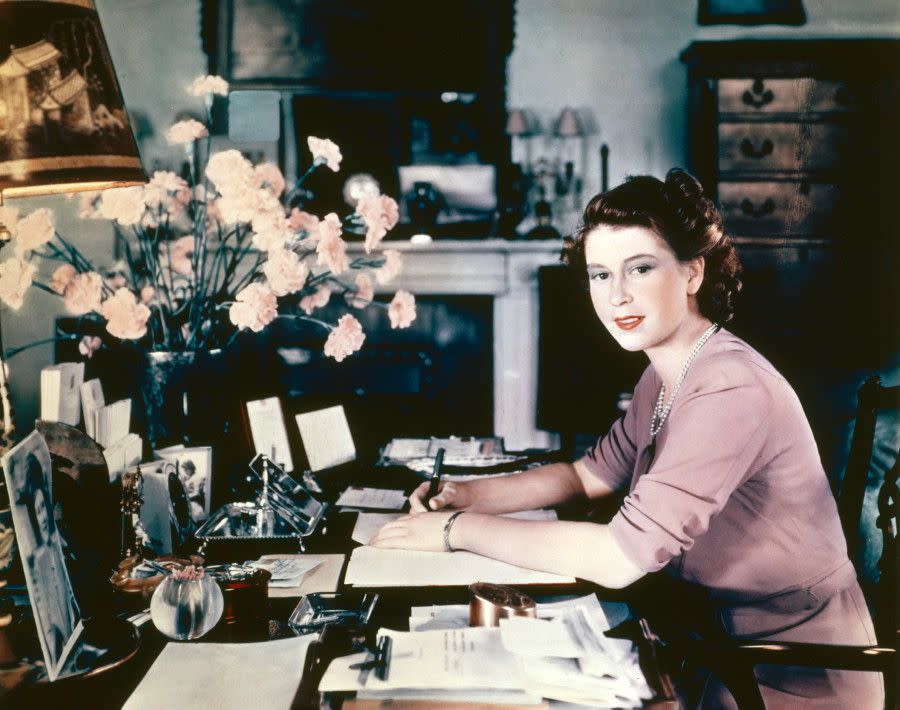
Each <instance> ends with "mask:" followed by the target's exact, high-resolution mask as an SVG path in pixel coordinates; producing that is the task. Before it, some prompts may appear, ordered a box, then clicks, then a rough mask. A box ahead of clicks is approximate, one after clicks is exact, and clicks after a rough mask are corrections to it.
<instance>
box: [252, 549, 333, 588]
mask: <svg viewBox="0 0 900 710" xmlns="http://www.w3.org/2000/svg"><path fill="white" fill-rule="evenodd" d="M251 564H252V566H254V567H259V568H260V569H264V570H267V571H268V572H270V573H271V575H272V578H271V579H270V580H269V588H276V589H277V588H290V587H299V586H300V584H301V583H302V582H303V578H304V577H305V576H306V575H307V573H308V572H311V571H312V570H314V569H315V568H316V567H318V566H319V565H320V564H322V560H316V559H310V558H308V557H306V556H305V555H294V556H292V557H276V558H271V557H270V558H262V559H259V560H256V562H251Z"/></svg>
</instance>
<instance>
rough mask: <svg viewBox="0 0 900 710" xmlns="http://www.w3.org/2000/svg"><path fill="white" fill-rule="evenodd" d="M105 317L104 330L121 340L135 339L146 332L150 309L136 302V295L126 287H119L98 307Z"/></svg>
mask: <svg viewBox="0 0 900 710" xmlns="http://www.w3.org/2000/svg"><path fill="white" fill-rule="evenodd" d="M100 312H101V313H102V314H103V317H104V318H106V321H107V322H106V330H107V331H108V332H109V334H110V335H113V336H115V337H116V338H120V339H121V340H137V339H138V338H141V337H143V336H144V334H145V333H146V332H147V320H148V319H149V318H150V309H149V308H147V306H145V305H144V304H143V303H138V300H137V297H136V296H135V295H134V294H133V293H132V292H131V291H129V290H128V289H127V288H120V289H119V290H118V291H116V292H115V294H114V295H113V296H112V297H111V298H107V299H106V300H105V301H104V302H103V305H102V306H101V307H100Z"/></svg>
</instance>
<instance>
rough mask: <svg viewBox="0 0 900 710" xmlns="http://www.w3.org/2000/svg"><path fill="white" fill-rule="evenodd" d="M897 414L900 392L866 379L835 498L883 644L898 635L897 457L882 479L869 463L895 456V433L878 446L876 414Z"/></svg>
mask: <svg viewBox="0 0 900 710" xmlns="http://www.w3.org/2000/svg"><path fill="white" fill-rule="evenodd" d="M898 409H900V387H885V386H884V385H882V384H881V379H880V378H879V377H878V376H877V375H876V376H872V377H869V378H868V379H867V380H866V381H865V382H864V383H863V385H862V386H861V387H860V389H859V404H858V407H857V415H856V423H855V426H854V429H853V437H852V440H851V443H850V454H849V457H848V459H847V467H846V469H845V472H844V478H843V481H842V483H841V489H840V495H839V497H838V513H839V515H840V518H841V526H842V528H843V530H844V535H845V536H846V538H847V550H848V552H849V553H850V556H851V559H852V560H853V561H854V564H855V565H856V567H857V573H858V574H859V575H860V577H861V581H862V585H863V589H864V591H865V592H866V594H867V598H868V601H869V604H870V606H871V607H872V610H873V612H874V616H875V625H876V630H877V632H878V637H879V639H880V640H881V641H882V642H884V643H893V636H894V634H895V632H896V624H895V621H896V618H897V616H896V603H895V600H894V598H893V597H894V594H895V591H894V590H896V589H897V586H896V582H897V548H896V537H897V509H898V499H900V493H898V490H897V475H898V463H897V458H896V457H895V458H894V461H893V462H892V463H888V464H886V465H884V464H882V466H881V467H883V468H884V469H887V470H885V471H884V477H883V479H882V478H881V474H880V473H879V472H878V471H877V470H876V469H878V468H879V466H878V465H876V464H877V462H875V461H873V452H874V451H876V448H877V450H878V451H879V452H892V453H888V454H887V455H888V456H890V455H892V454H893V455H895V454H896V453H897V450H896V431H895V432H892V436H891V437H887V438H889V439H890V441H880V440H879V427H878V426H877V425H878V415H879V413H885V412H887V411H888V410H898ZM882 438H885V437H882ZM876 445H877V446H876ZM888 461H890V460H889V459H888ZM867 488H869V489H870V494H869V496H868V499H869V502H867V501H866V499H867V495H866V492H867ZM876 497H877V503H876ZM876 505H877V509H876ZM873 523H874V524H873ZM879 538H880V539H879ZM879 543H880V546H881V554H880V557H879V554H878V547H879ZM876 560H877V562H876ZM876 567H877V569H875V568H876ZM876 580H877V581H876Z"/></svg>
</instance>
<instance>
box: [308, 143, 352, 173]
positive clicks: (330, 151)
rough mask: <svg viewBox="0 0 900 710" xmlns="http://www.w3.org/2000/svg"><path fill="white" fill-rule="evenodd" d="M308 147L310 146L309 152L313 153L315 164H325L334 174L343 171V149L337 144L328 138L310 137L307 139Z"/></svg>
mask: <svg viewBox="0 0 900 710" xmlns="http://www.w3.org/2000/svg"><path fill="white" fill-rule="evenodd" d="M306 145H308V146H309V152H310V153H312V156H313V162H314V163H316V164H318V165H321V164H322V163H325V164H326V165H327V166H328V167H329V168H331V169H332V170H333V171H334V172H337V171H338V170H340V169H341V160H342V159H343V156H342V155H341V149H340V148H338V146H337V144H336V143H334V142H333V141H330V140H328V139H327V138H316V137H315V136H309V137H308V138H307V139H306Z"/></svg>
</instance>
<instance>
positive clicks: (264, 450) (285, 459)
mask: <svg viewBox="0 0 900 710" xmlns="http://www.w3.org/2000/svg"><path fill="white" fill-rule="evenodd" d="M247 419H248V420H249V422H250V435H251V436H252V437H253V448H254V449H256V453H258V454H265V455H266V456H268V457H270V458H271V459H272V460H273V461H274V462H275V463H277V464H278V465H279V466H281V467H282V468H284V470H285V472H286V473H290V472H291V471H293V470H294V461H293V459H292V458H291V447H290V445H289V444H288V435H287V428H286V427H285V425H284V416H283V415H282V412H281V402H280V401H279V399H278V397H268V398H266V399H255V400H253V401H250V402H247Z"/></svg>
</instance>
